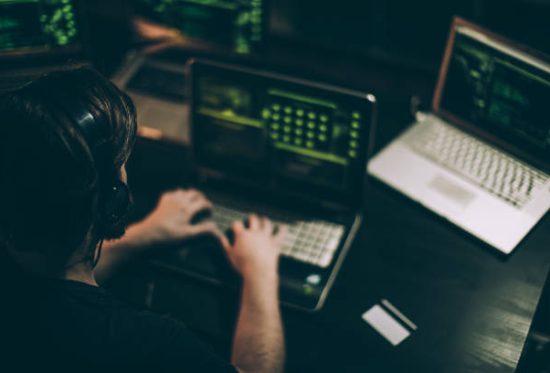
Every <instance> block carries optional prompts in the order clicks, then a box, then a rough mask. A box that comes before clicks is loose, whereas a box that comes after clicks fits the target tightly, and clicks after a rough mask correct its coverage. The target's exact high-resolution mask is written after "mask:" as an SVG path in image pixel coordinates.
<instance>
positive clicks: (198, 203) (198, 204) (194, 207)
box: [186, 199, 214, 216]
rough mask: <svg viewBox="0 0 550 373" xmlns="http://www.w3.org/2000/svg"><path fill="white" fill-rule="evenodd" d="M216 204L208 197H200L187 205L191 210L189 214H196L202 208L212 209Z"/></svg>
mask: <svg viewBox="0 0 550 373" xmlns="http://www.w3.org/2000/svg"><path fill="white" fill-rule="evenodd" d="M213 207H214V205H212V202H210V201H209V200H207V199H198V200H195V201H192V202H189V204H188V205H187V206H186V209H187V211H188V212H189V216H193V215H195V214H196V213H197V212H199V211H202V210H212V208H213Z"/></svg>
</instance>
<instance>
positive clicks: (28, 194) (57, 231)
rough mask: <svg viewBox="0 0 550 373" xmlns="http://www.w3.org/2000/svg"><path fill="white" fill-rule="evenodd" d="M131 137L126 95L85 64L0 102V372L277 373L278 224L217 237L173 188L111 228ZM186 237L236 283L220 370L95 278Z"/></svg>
mask: <svg viewBox="0 0 550 373" xmlns="http://www.w3.org/2000/svg"><path fill="white" fill-rule="evenodd" d="M135 133H136V117H135V109H134V107H133V105H132V103H131V101H130V99H129V98H128V97H127V96H126V95H124V94H123V93H121V92H120V91H119V90H118V89H117V88H115V87H114V86H113V85H112V84H111V83H110V82H108V81H107V80H106V79H104V78H103V77H101V76H100V75H99V74H98V73H95V72H94V71H92V70H90V69H78V70H71V71H60V72H56V73H52V74H50V75H48V76H46V77H43V78H41V79H39V80H37V81H35V82H33V83H31V84H30V85H27V86H25V87H23V88H22V89H19V90H18V91H15V92H12V93H10V94H7V95H5V96H3V97H2V98H0V257H1V258H0V269H1V276H2V281H1V283H2V285H1V286H2V289H1V290H2V293H1V294H2V297H3V298H2V307H1V308H2V316H1V317H0V320H1V321H0V322H1V325H0V326H1V327H0V336H1V338H2V339H3V341H2V342H3V343H1V345H2V346H4V347H2V348H0V351H1V352H0V371H5V372H11V371H13V372H23V371H36V370H38V369H40V371H53V372H64V371H74V372H82V371H98V372H99V371H115V370H117V371H120V372H136V371H151V372H235V371H236V370H237V371H240V372H281V371H282V366H283V362H284V347H283V335H282V326H281V319H280V313H279V305H278V298H277V297H278V295H277V293H278V275H277V263H278V255H279V249H280V246H281V240H282V237H283V235H284V229H282V228H281V229H279V230H278V231H277V232H276V233H274V227H273V226H272V224H271V222H270V221H269V220H267V219H264V218H260V217H257V216H255V215H252V216H250V218H249V224H247V226H246V227H245V226H244V224H243V223H242V222H235V223H234V224H233V226H232V229H233V233H234V243H232V244H230V243H229V242H228V240H227V239H226V238H225V237H224V236H223V235H222V234H220V233H219V232H218V231H217V228H216V227H215V225H213V223H211V222H206V223H200V224H197V225H192V224H191V220H192V218H193V216H194V215H195V214H196V213H197V212H199V211H202V210H204V209H208V208H210V207H211V204H210V202H209V201H208V200H207V199H206V198H205V197H204V196H203V195H202V194H201V193H200V192H198V191H195V190H177V191H173V192H170V193H167V194H165V195H164V196H162V197H161V199H160V201H159V203H158V205H157V207H156V208H155V210H154V211H153V212H152V213H151V214H150V215H149V216H148V217H146V218H145V219H144V220H143V221H141V222H139V223H137V224H135V225H133V226H130V227H128V229H127V230H126V234H124V235H122V234H123V233H124V229H121V228H123V225H122V222H123V217H124V213H125V212H126V210H127V205H128V198H127V197H128V196H127V195H126V193H125V187H126V185H125V183H126V172H125V163H126V161H127V159H128V157H129V154H130V151H131V148H132V145H133V143H134V137H135ZM199 234H212V235H215V236H216V237H218V239H219V241H220V243H221V246H222V247H223V248H224V250H225V253H226V254H227V258H228V259H229V261H230V263H231V264H232V265H233V267H234V268H235V269H236V271H237V272H239V273H240V275H241V277H242V280H243V287H242V294H241V308H240V313H239V317H238V320H237V326H236V331H235V336H234V344H233V353H232V358H231V364H230V363H228V362H224V361H223V360H222V359H220V358H218V357H217V356H215V355H213V354H212V353H210V352H209V351H208V350H207V349H206V348H205V347H204V346H203V345H201V344H200V343H199V342H198V341H196V340H195V339H194V338H193V336H192V335H191V334H190V333H189V332H188V331H187V330H186V329H185V327H184V326H183V325H182V324H181V323H179V322H178V321H176V320H173V319H170V318H167V317H161V316H158V315H155V314H152V313H150V312H147V311H138V310H134V309H132V308H130V307H127V306H125V305H123V304H122V303H119V302H117V301H116V300H115V299H113V297H112V296H110V295H109V294H108V293H107V292H106V291H104V290H102V289H101V288H100V287H99V285H98V282H101V281H102V280H103V279H105V278H108V277H109V276H110V275H112V274H113V273H114V272H115V271H116V270H117V268H119V267H120V266H121V265H122V264H124V262H126V261H127V260H128V259H130V258H133V257H135V256H137V255H139V254H140V253H143V252H144V251H146V250H148V249H150V248H153V247H159V246H163V245H164V246H166V244H169V243H176V242H179V241H182V240H185V239H188V238H191V237H193V236H196V235H199ZM119 236H121V238H119V239H117V238H118V237H119ZM106 239H111V240H110V241H106V242H105V244H104V245H103V241H104V240H106ZM102 247H103V250H102V251H103V254H102V255H101V256H100V253H101V249H102Z"/></svg>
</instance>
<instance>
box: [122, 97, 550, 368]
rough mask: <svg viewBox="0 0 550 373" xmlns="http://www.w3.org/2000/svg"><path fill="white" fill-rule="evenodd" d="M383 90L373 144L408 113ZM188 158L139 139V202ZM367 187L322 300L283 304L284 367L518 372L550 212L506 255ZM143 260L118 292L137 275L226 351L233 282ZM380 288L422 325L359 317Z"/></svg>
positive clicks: (543, 266)
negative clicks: (393, 339)
mask: <svg viewBox="0 0 550 373" xmlns="http://www.w3.org/2000/svg"><path fill="white" fill-rule="evenodd" d="M381 101H382V105H381V110H380V120H381V121H380V126H379V132H380V133H379V134H378V135H379V136H378V139H379V141H378V144H377V147H378V148H380V147H382V146H383V145H384V144H385V143H386V142H387V141H388V140H389V139H390V138H391V137H392V136H394V135H395V133H396V132H397V131H399V129H401V128H403V127H404V126H405V125H406V123H407V118H406V116H400V115H395V113H400V112H401V113H403V112H406V108H407V106H406V104H405V103H404V102H402V103H401V105H398V103H389V104H387V105H386V106H385V105H384V101H383V100H381ZM186 159H187V154H186V151H185V149H184V148H182V147H179V146H175V145H166V144H159V143H155V142H150V141H145V140H142V141H139V142H138V144H137V147H136V151H135V153H134V155H133V158H132V161H131V162H130V165H129V175H130V184H131V186H133V187H134V188H136V187H138V189H136V199H137V200H138V202H139V200H140V198H143V196H148V197H147V198H145V199H148V200H151V196H153V195H155V194H156V193H158V191H159V190H161V189H163V188H166V187H171V186H176V185H181V184H183V183H185V180H186V173H187V172H186V170H187V169H186V167H185V164H186ZM365 193H366V194H367V196H368V198H367V206H365V214H366V221H365V222H364V224H363V227H362V229H361V230H360V232H359V235H358V237H357V239H356V241H355V242H354V244H353V246H352V248H351V250H350V252H349V255H348V257H347V259H346V260H345V262H344V265H343V267H342V270H341V272H340V274H339V276H338V278H337V280H336V283H335V286H334V288H333V289H332V291H331V293H330V295H329V297H328V300H327V303H326V305H325V307H324V308H323V310H321V311H320V312H319V313H317V314H314V315H309V314H302V313H299V312H296V311H292V310H288V309H284V311H283V317H284V322H285V329H286V338H287V348H288V372H437V373H439V372H483V373H489V372H513V371H514V369H515V367H516V365H517V363H518V360H519V357H520V354H521V351H522V348H523V344H524V342H525V338H526V336H527V333H528V330H529V326H530V323H531V320H532V318H533V315H534V312H535V309H536V305H537V302H538V299H539V297H540V294H541V291H542V287H543V284H544V280H545V278H546V274H547V271H548V269H549V268H550V216H549V215H547V216H546V217H545V218H544V219H543V221H542V222H541V223H539V224H538V225H537V226H536V227H535V229H534V230H533V231H532V232H531V234H530V235H529V236H528V237H527V238H526V239H525V240H524V241H523V242H522V243H521V244H520V246H519V247H518V248H517V250H516V251H515V252H514V253H513V254H512V255H511V256H509V257H502V256H500V255H499V254H498V253H497V252H496V251H495V250H493V249H491V248H489V247H487V246H485V245H484V244H482V243H481V242H479V241H477V240H476V239H474V238H472V237H469V236H468V235H466V234H465V233H463V232H462V231H460V230H459V229H457V228H455V227H454V226H452V225H451V224H448V223H446V222H445V221H443V220H442V219H440V218H438V217H437V216H435V215H434V214H432V213H431V212H429V211H427V210H425V209H423V208H422V207H420V206H418V205H416V204H415V203H413V202H411V201H410V200H408V199H406V198H405V197H403V196H401V195H399V194H398V193H397V192H394V191H392V190H390V189H389V188H387V187H386V186H384V185H382V184H380V183H377V182H375V181H372V180H371V182H370V183H369V185H368V187H367V189H366V191H365ZM149 207H151V206H150V205H149ZM145 210H146V208H145V207H144V208H143V211H145ZM142 271H144V269H143V268H142V269H140V270H139V271H137V272H136V271H134V273H133V274H131V273H130V274H129V275H128V276H129V277H127V279H130V280H129V281H126V282H125V286H126V290H123V291H122V294H126V295H127V296H128V294H130V292H131V291H133V290H130V287H137V286H138V284H141V285H142V286H143V288H144V289H145V290H144V292H145V293H147V294H146V296H145V295H144V297H145V298H147V297H148V302H149V303H150V304H152V305H153V308H154V309H156V310H158V311H161V312H171V313H173V314H174V315H176V316H179V317H181V318H183V320H184V321H186V322H187V323H188V325H189V326H190V328H192V329H194V330H197V331H199V332H200V333H204V334H205V335H209V336H214V337H217V338H219V340H220V341H221V345H222V346H223V347H222V351H225V352H227V345H228V341H229V340H230V336H231V331H232V326H233V320H234V316H235V313H236V310H237V298H238V297H237V294H231V293H227V292H226V291H225V290H224V289H217V288H216V289H215V288H212V287H209V286H206V285H204V286H203V285H201V284H199V283H196V282H193V281H191V280H189V279H186V278H184V277H180V276H177V275H174V274H169V273H162V272H158V271H157V270H151V269H149V270H147V274H145V273H144V272H142ZM132 276H134V277H132ZM151 281H152V282H154V283H155V284H156V286H155V292H154V293H152V292H147V289H149V290H150V286H149V288H148V287H147V283H148V284H149V285H150V284H151ZM122 288H124V286H122V287H119V290H120V289H122ZM136 294H142V295H143V294H144V293H140V292H139V291H138V292H136ZM137 298H139V296H137V297H136V299H137ZM382 298H385V299H388V300H389V301H390V302H392V303H393V304H394V305H396V306H397V307H398V308H399V309H400V310H401V311H403V312H404V313H405V314H406V315H407V316H408V317H409V318H410V319H412V321H414V322H415V323H416V324H417V325H418V330H417V331H416V332H414V333H413V334H412V336H411V337H409V338H408V339H407V340H405V341H404V342H403V343H402V344H401V345H399V346H398V347H392V346H391V345H390V344H389V343H388V342H387V341H386V340H384V339H383V338H382V337H380V336H379V335H378V334H377V333H376V332H375V331H374V330H373V329H372V328H370V326H368V325H367V324H366V323H365V322H364V321H363V320H362V319H361V314H362V313H363V312H364V311H366V310H367V309H369V308H370V307H371V306H373V305H374V304H375V303H379V302H380V300H381V299H382Z"/></svg>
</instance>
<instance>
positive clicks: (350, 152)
mask: <svg viewBox="0 0 550 373" xmlns="http://www.w3.org/2000/svg"><path fill="white" fill-rule="evenodd" d="M191 78H192V85H193V91H192V92H193V94H192V100H191V101H192V109H191V115H192V117H191V120H192V121H191V125H192V135H193V139H192V141H193V147H194V152H195V157H196V159H197V162H198V164H199V165H201V166H204V167H207V168H210V169H214V170H218V171H222V172H224V173H225V174H226V175H228V176H229V177H238V178H239V179H241V180H249V181H251V182H254V183H256V184H257V183H259V184H262V185H263V186H264V187H265V188H266V189H273V190H277V191H278V192H282V191H288V192H290V193H294V194H301V195H309V196H314V195H315V196H320V197H323V198H324V199H328V200H334V201H336V202H349V203H353V202H354V201H355V202H356V201H357V198H358V193H361V192H362V188H363V181H364V180H363V177H364V173H365V166H366V160H367V153H368V147H369V138H370V133H371V129H372V126H373V119H372V118H373V105H374V104H373V103H374V97H373V96H372V95H369V94H366V93H357V92H348V91H343V90H337V89H334V88H330V87H324V86H316V85H312V84H310V83H305V82H301V81H296V80H290V79H288V78H284V77H280V76H275V75H269V74H266V73H260V72H256V71H249V70H244V69H243V70H240V69H238V68H231V67H222V66H221V65H214V64H208V63H194V64H193V65H192V74H191Z"/></svg>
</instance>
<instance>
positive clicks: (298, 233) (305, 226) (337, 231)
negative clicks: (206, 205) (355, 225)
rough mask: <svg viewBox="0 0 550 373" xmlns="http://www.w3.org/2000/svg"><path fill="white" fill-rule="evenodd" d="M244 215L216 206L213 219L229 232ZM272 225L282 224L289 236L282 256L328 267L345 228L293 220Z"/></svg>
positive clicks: (318, 222)
mask: <svg viewBox="0 0 550 373" xmlns="http://www.w3.org/2000/svg"><path fill="white" fill-rule="evenodd" d="M247 216H248V214H247V213H244V212H240V211H237V210H233V209H229V208H226V207H221V206H215V207H214V210H213V213H212V218H213V220H214V222H215V223H216V224H217V225H218V227H219V228H220V229H221V230H222V231H226V230H227V229H229V227H230V225H231V223H232V222H234V221H236V220H241V221H242V220H244V219H246V217H247ZM273 222H274V224H277V225H279V224H285V225H287V226H288V233H287V235H286V237H285V240H284V243H283V247H282V249H281V254H282V255H284V256H287V257H290V258H292V259H295V260H298V261H300V262H305V263H308V264H310V265H313V266H316V267H321V268H327V267H328V266H329V265H330V264H331V263H332V260H333V258H334V254H335V253H336V250H337V249H338V247H339V244H340V241H341V240H342V236H343V235H344V226H343V225H340V224H332V223H329V222H326V221H320V220H311V221H293V222H289V221H287V220H286V219H275V220H274V221H273Z"/></svg>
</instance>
